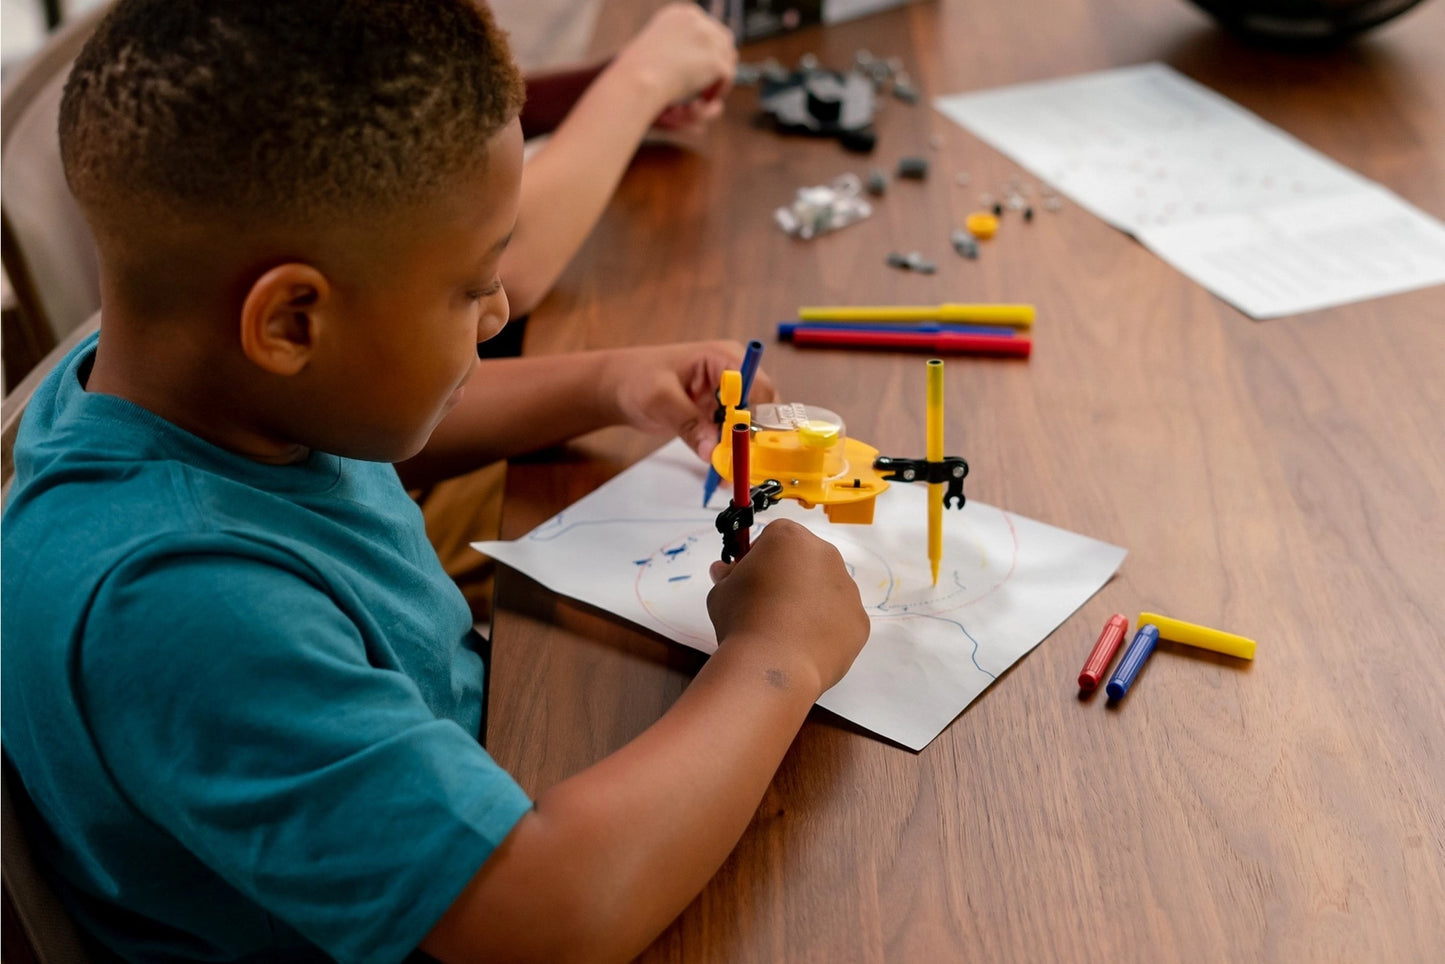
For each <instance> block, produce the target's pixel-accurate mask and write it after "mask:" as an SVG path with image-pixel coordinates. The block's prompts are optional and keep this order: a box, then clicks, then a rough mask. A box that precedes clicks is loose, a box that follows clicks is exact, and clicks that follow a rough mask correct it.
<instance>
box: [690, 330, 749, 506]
mask: <svg viewBox="0 0 1445 964" xmlns="http://www.w3.org/2000/svg"><path fill="white" fill-rule="evenodd" d="M762 357H763V343H762V342H760V341H758V340H757V339H756V338H754V339H753V340H752V341H750V342H748V350H747V352H746V353H745V354H744V355H743V364H742V369H741V371H740V372H739V374H741V375H742V376H743V385H742V397H741V398H740V399H739V401H738V408H747V407H748V395H749V394H750V393H751V392H752V390H753V378H754V376H756V375H757V373H758V362H759V361H761V360H762ZM719 485H722V476H721V475H718V471H717V469H715V468H713V467H712V466H708V469H707V479H706V480H704V482H703V483H702V507H703V508H704V509H706V508H707V504H708V503H709V502H711V501H712V497H713V493H715V492H716V491H717V487H718V486H719Z"/></svg>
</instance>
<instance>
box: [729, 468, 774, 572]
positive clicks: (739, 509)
mask: <svg viewBox="0 0 1445 964" xmlns="http://www.w3.org/2000/svg"><path fill="white" fill-rule="evenodd" d="M782 495H783V483H781V482H779V481H778V480H777V479H764V480H763V481H762V482H759V483H758V484H757V485H755V486H753V487H752V488H751V489H750V490H749V491H748V504H747V505H744V506H737V505H733V504H732V503H731V502H729V503H728V507H727V508H726V509H723V510H722V511H721V512H719V513H718V514H717V522H716V525H717V531H718V532H720V533H722V537H723V548H722V561H723V562H732V561H733V560H735V559H737V557H738V554H739V552H740V551H741V550H742V546H741V545H740V544H739V542H740V540H739V539H738V533H739V532H747V531H748V530H749V529H751V528H752V527H753V518H754V516H755V515H756V514H757V513H759V512H762V511H763V510H764V509H767V508H768V507H769V506H774V505H777V504H778V499H780V498H781V497H782Z"/></svg>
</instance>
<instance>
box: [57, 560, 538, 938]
mask: <svg viewBox="0 0 1445 964" xmlns="http://www.w3.org/2000/svg"><path fill="white" fill-rule="evenodd" d="M202 590H204V591H202ZM438 644H439V645H445V644H446V641H438ZM78 677H79V679H78V683H77V688H78V690H79V695H80V700H81V705H82V707H83V710H84V712H85V714H86V716H87V723H88V725H89V727H90V730H91V732H92V734H93V735H94V738H95V741H96V744H97V747H98V748H99V750H100V754H101V757H102V758H103V760H104V761H105V763H106V765H107V767H108V768H109V769H110V771H111V773H112V775H113V777H114V779H115V781H116V782H117V784H118V785H119V787H120V789H121V791H122V792H123V793H124V794H125V795H126V796H127V797H128V798H129V799H130V800H131V802H132V803H133V804H134V805H135V806H136V807H137V808H138V809H139V810H140V811H141V812H142V813H144V814H145V815H146V816H147V817H148V818H149V819H151V820H152V821H154V822H155V823H156V824H158V825H159V826H161V827H162V828H164V829H165V830H166V831H167V832H168V833H170V834H171V835H172V836H174V837H175V838H176V839H177V840H178V841H180V843H181V844H182V845H183V846H184V847H185V848H186V849H187V850H189V851H190V852H191V853H193V854H195V855H196V856H197V857H198V858H199V859H200V860H201V861H202V862H203V863H205V864H206V865H207V866H209V867H210V868H211V869H212V870H213V871H214V872H215V873H217V874H218V875H219V876H221V877H222V878H224V879H225V880H226V881H227V882H228V883H230V884H231V885H232V886H233V887H235V888H236V889H237V890H238V891H240V892H241V893H243V894H245V895H246V896H247V897H248V898H250V899H251V900H253V901H255V902H256V903H257V904H258V905H259V906H260V907H262V908H264V909H265V910H266V911H267V912H269V913H271V914H273V915H275V916H276V917H277V918H279V919H280V920H282V921H284V922H286V923H287V924H288V925H290V926H291V927H293V928H295V929H296V930H297V931H299V932H300V933H301V934H303V935H305V936H306V937H307V939H309V940H311V941H314V942H315V943H316V944H317V945H318V946H319V947H320V948H322V949H323V950H325V951H326V952H327V953H328V954H330V955H331V956H333V957H335V958H337V959H339V960H360V959H367V960H388V959H390V960H400V959H402V958H403V957H405V956H406V955H407V954H408V953H409V952H410V951H411V950H412V949H413V948H415V947H416V945H417V944H418V943H419V942H420V940H421V939H422V938H423V937H424V936H425V935H426V934H427V933H428V932H429V931H430V930H431V928H432V927H433V926H434V925H435V923H436V921H437V920H438V919H440V917H441V915H442V913H443V912H444V911H445V910H446V909H447V907H449V906H450V904H451V903H452V901H453V900H454V899H455V898H456V896H457V895H458V894H459V893H460V892H461V890H462V888H463V887H464V886H465V885H466V883H467V882H468V881H469V880H470V879H471V878H472V876H473V875H474V874H475V873H476V872H477V870H478V869H479V868H480V867H481V865H482V864H483V862H485V861H486V859H487V858H488V856H489V855H490V854H491V853H492V851H493V850H494V849H495V848H496V847H497V846H498V844H500V843H501V841H502V839H503V838H504V837H505V836H506V835H507V834H508V833H509V832H510V831H511V829H512V828H513V826H514V825H515V824H516V822H517V821H518V820H519V819H520V818H521V817H522V816H523V815H524V814H525V813H526V812H527V810H528V809H530V807H531V801H530V800H529V799H528V798H527V796H526V794H525V793H524V792H523V791H522V789H521V788H520V787H519V786H518V785H517V783H516V782H515V781H514V780H513V779H512V778H511V776H510V775H509V774H507V773H506V771H504V770H502V769H501V768H500V767H499V766H497V764H496V763H495V762H494V761H493V760H492V759H491V757H490V756H488V755H487V753H486V751H485V750H483V749H482V747H481V745H480V744H479V743H478V742H477V740H476V738H475V736H474V735H472V734H468V733H466V732H465V731H464V730H463V729H462V728H461V727H460V726H458V725H456V724H455V723H453V722H451V721H448V720H443V719H438V718H437V717H436V716H435V715H434V714H433V713H432V711H431V710H430V708H429V707H428V706H427V705H426V703H425V702H424V700H423V698H422V696H421V694H420V692H419V690H418V689H417V687H416V686H415V684H414V683H413V682H412V680H411V679H410V678H409V677H407V676H406V675H405V674H403V673H401V672H397V671H393V670H389V669H383V668H378V667H376V666H373V665H371V663H370V662H369V661H368V659H367V653H366V647H365V643H364V641H363V639H362V638H361V635H360V633H359V632H358V630H357V628H356V626H355V624H354V623H353V622H352V621H351V620H349V619H347V618H346V616H345V615H344V613H343V612H342V611H341V609H340V608H339V607H338V606H337V605H336V603H335V602H333V600H332V599H331V597H330V596H329V595H328V594H327V593H326V592H325V591H323V590H322V589H321V588H320V586H319V585H318V584H317V583H316V582H314V581H313V580H310V579H308V578H305V574H304V573H300V572H288V571H286V570H285V569H283V568H279V567H277V566H276V565H272V564H269V563H268V562H267V561H263V560H253V559H248V558H243V557H237V556H231V555H226V554H219V553H218V554H214V555H197V554H195V553H194V552H190V553H187V554H184V555H181V554H174V553H172V554H162V555H158V556H155V557H152V558H147V559H141V560H133V561H132V562H131V563H129V564H127V566H126V567H125V569H124V571H120V572H117V573H114V574H113V575H112V577H111V578H110V579H108V580H107V581H106V582H105V583H104V584H103V585H102V587H101V589H100V591H99V592H98V593H97V595H96V597H95V599H94V605H93V607H92V609H91V611H90V616H89V619H88V620H87V625H86V629H85V630H84V633H83V636H82V641H81V647H80V655H79V658H78Z"/></svg>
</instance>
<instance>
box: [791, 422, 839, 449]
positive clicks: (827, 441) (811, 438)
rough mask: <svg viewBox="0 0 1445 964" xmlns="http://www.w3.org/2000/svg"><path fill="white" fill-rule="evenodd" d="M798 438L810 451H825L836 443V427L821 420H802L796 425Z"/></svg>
mask: <svg viewBox="0 0 1445 964" xmlns="http://www.w3.org/2000/svg"><path fill="white" fill-rule="evenodd" d="M798 438H799V439H800V440H801V441H802V443H803V444H804V445H806V446H807V447H808V448H810V449H825V448H827V447H828V446H830V445H832V444H833V443H834V442H836V441H838V426H837V425H836V424H834V423H833V422H825V421H823V420H822V419H816V418H809V419H804V420H803V421H802V422H801V423H799V425H798Z"/></svg>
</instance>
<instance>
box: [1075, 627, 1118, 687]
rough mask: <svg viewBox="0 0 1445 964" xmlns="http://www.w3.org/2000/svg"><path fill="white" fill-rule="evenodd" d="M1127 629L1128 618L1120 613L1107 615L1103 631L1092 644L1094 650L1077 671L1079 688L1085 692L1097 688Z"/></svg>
mask: <svg viewBox="0 0 1445 964" xmlns="http://www.w3.org/2000/svg"><path fill="white" fill-rule="evenodd" d="M1128 631H1129V620H1128V618H1127V617H1125V616H1123V615H1122V614H1120V613H1115V614H1114V615H1112V616H1110V617H1109V621H1108V622H1107V623H1105V624H1104V631H1103V632H1101V633H1100V634H1099V641H1098V642H1096V643H1095V644H1094V651H1093V652H1091V653H1090V654H1089V659H1088V661H1087V662H1085V663H1084V669H1083V671H1082V672H1081V673H1079V689H1081V690H1083V691H1084V692H1085V693H1092V692H1093V691H1094V690H1096V689H1098V687H1099V683H1100V681H1102V680H1103V678H1104V674H1105V673H1107V672H1108V671H1109V663H1110V662H1111V661H1113V659H1114V654H1115V653H1116V652H1118V650H1119V644H1120V643H1122V642H1123V641H1124V634H1125V633H1127V632H1128Z"/></svg>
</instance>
